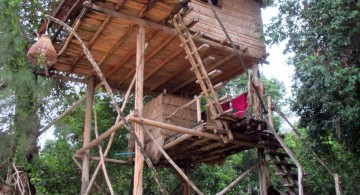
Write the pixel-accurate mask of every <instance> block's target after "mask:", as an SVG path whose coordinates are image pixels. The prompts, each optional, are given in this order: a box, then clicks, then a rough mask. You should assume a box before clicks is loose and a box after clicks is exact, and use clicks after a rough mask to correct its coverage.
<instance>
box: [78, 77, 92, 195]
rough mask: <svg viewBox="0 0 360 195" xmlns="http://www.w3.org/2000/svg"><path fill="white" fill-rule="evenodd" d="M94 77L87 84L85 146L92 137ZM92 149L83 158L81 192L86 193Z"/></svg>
mask: <svg viewBox="0 0 360 195" xmlns="http://www.w3.org/2000/svg"><path fill="white" fill-rule="evenodd" d="M94 80H95V78H94V77H89V79H88V85H87V91H88V93H87V97H86V111H85V124H84V141H83V146H86V145H88V144H89V143H90V139H91V108H92V104H93V100H94V91H95V90H94ZM89 157H90V150H86V151H85V155H84V157H83V160H82V176H81V194H85V192H86V189H87V187H88V185H89V161H90V159H89Z"/></svg>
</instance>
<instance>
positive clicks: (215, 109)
mask: <svg viewBox="0 0 360 195" xmlns="http://www.w3.org/2000/svg"><path fill="white" fill-rule="evenodd" d="M173 23H174V26H175V29H176V31H177V32H178V35H179V38H180V40H181V43H182V44H181V45H180V46H181V47H183V48H184V50H185V52H186V54H187V56H186V58H187V59H188V60H189V61H190V64H191V67H192V68H191V70H192V71H193V72H194V73H195V76H196V78H197V80H198V84H199V85H200V87H201V90H202V92H203V94H204V97H205V98H206V100H207V104H208V106H209V109H210V113H211V115H212V118H213V119H215V118H217V117H218V116H220V115H221V114H222V113H223V110H222V108H221V106H220V103H219V99H218V97H217V95H216V92H215V90H214V87H213V85H212V83H211V80H210V78H209V75H208V73H207V71H206V69H205V67H204V64H203V61H202V59H201V57H200V55H199V52H198V50H199V49H198V48H197V47H196V45H195V43H194V40H193V35H192V34H191V33H190V31H189V29H188V28H187V25H186V24H185V22H184V20H183V18H182V17H181V15H180V14H177V15H176V16H175V17H174V19H173ZM215 123H216V126H217V127H218V128H220V129H221V130H225V131H226V134H227V136H224V135H222V134H220V136H221V137H222V139H223V141H224V142H225V143H227V142H228V141H229V140H232V139H233V135H232V132H231V130H230V127H229V125H228V123H227V122H224V121H218V120H215Z"/></svg>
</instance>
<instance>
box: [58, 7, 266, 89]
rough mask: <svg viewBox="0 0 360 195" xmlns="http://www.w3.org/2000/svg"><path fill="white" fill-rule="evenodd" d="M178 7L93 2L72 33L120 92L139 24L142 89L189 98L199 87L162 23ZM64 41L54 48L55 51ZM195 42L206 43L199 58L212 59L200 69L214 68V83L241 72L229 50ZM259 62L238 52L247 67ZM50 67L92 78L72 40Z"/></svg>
mask: <svg viewBox="0 0 360 195" xmlns="http://www.w3.org/2000/svg"><path fill="white" fill-rule="evenodd" d="M179 6H180V5H179V4H178V1H177V0H161V1H160V0H155V1H148V0H140V1H133V0H127V1H121V0H120V1H119V0H108V1H105V2H96V3H95V4H93V7H92V9H90V10H89V11H88V12H87V13H86V14H85V15H84V17H83V18H82V19H81V20H80V23H79V27H78V28H77V30H76V32H77V33H78V34H79V35H80V36H81V38H82V40H83V41H84V42H85V43H87V45H88V47H89V49H90V51H91V53H92V55H93V56H94V58H95V60H96V61H97V63H98V64H99V66H100V68H101V70H102V72H103V73H104V75H105V76H106V79H107V80H108V82H109V83H110V84H111V85H112V86H113V87H115V88H119V89H122V88H127V86H129V84H130V82H131V80H132V78H133V75H134V73H135V57H136V36H137V33H138V28H139V27H138V25H139V24H140V25H143V26H145V27H146V42H147V49H146V53H145V73H144V76H145V78H144V90H145V91H146V92H155V93H157V92H162V91H163V90H164V89H166V90H167V92H168V93H174V94H188V95H193V94H196V93H199V92H200V87H199V85H198V84H197V83H196V82H195V81H196V78H195V75H194V73H193V72H192V71H191V70H190V62H189V61H188V60H187V59H185V56H186V55H185V51H184V49H183V48H182V47H180V40H179V38H178V37H177V36H176V32H175V30H174V29H173V28H172V27H169V24H167V22H166V21H167V20H168V18H171V17H172V16H173V14H174V13H175V12H178V10H179ZM58 17H61V16H58ZM165 24H167V25H165ZM74 25H75V24H74ZM67 39H68V38H66V39H65V40H63V41H61V42H60V43H56V44H55V47H56V49H57V51H58V52H59V51H60V50H61V48H63V46H64V44H65V42H66V40H67ZM196 44H197V45H198V46H199V47H200V46H201V45H204V44H206V45H204V46H205V47H203V48H204V50H202V51H201V52H200V55H201V56H202V57H203V59H205V58H208V59H210V58H212V59H213V61H211V62H210V63H209V64H207V65H206V69H207V70H208V72H210V71H212V70H215V69H217V70H220V71H222V73H221V74H219V75H218V76H216V77H214V78H212V82H213V84H214V85H215V84H217V83H219V82H222V81H226V80H229V79H232V78H234V77H235V76H237V75H239V74H241V73H243V72H244V70H243V68H242V65H241V63H240V61H239V60H238V59H237V58H236V56H235V55H234V54H233V52H232V50H231V49H230V47H229V46H227V45H222V44H220V43H219V42H218V41H216V40H211V39H210V38H208V37H206V35H205V36H203V37H201V38H199V39H197V40H196ZM206 46H208V47H206ZM242 49H243V48H242ZM259 58H260V56H259V55H257V56H256V55H255V56H254V55H253V54H249V53H247V52H246V51H245V52H243V60H244V64H245V65H246V66H247V67H250V66H252V65H253V64H254V63H256V62H257V61H258V60H259ZM52 69H55V70H58V71H62V72H65V73H71V74H72V73H73V74H78V75H81V76H89V75H95V72H94V70H93V68H92V66H91V64H90V63H89V62H88V61H87V59H86V56H85V55H83V53H82V48H81V47H80V45H79V42H78V41H77V40H76V39H75V38H72V39H71V40H70V42H69V44H68V45H67V46H66V49H65V50H64V52H63V53H62V54H61V55H60V56H58V61H57V63H56V64H55V65H54V66H52Z"/></svg>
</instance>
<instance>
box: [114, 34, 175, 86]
mask: <svg viewBox="0 0 360 195" xmlns="http://www.w3.org/2000/svg"><path fill="white" fill-rule="evenodd" d="M174 38H175V36H171V37H170V38H168V37H165V38H164V39H162V41H161V42H160V44H159V45H158V46H157V47H156V49H155V50H153V51H152V52H151V53H150V54H149V55H147V56H146V57H145V63H146V62H147V61H149V60H150V59H151V58H153V57H154V56H155V55H156V54H157V53H159V52H160V51H161V50H162V49H163V48H164V47H166V46H167V45H168V44H169V43H170V42H171V41H172V40H173V39H174ZM134 73H135V69H132V70H131V71H130V72H129V73H127V74H126V75H125V76H124V78H122V79H121V80H120V81H119V85H121V84H122V83H123V82H125V81H126V80H128V79H129V78H130V77H131V76H132V75H134Z"/></svg>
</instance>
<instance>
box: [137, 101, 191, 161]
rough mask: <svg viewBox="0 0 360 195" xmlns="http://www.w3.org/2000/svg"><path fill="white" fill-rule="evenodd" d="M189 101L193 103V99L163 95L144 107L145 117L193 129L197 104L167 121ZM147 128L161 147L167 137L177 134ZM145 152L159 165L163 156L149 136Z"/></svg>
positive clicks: (146, 139) (146, 138)
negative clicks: (168, 117)
mask: <svg viewBox="0 0 360 195" xmlns="http://www.w3.org/2000/svg"><path fill="white" fill-rule="evenodd" d="M189 101H191V99H188V98H184V97H179V96H174V95H170V94H161V95H159V96H158V97H156V98H154V99H153V100H151V101H150V102H149V103H147V104H146V105H145V106H144V113H143V117H144V118H147V119H151V120H155V121H159V122H163V123H167V124H171V125H176V126H180V127H186V128H192V127H193V126H194V125H195V124H196V122H197V118H196V105H195V103H194V104H192V105H190V106H188V107H186V108H184V109H182V110H180V111H179V112H177V113H176V114H175V115H174V116H173V117H171V118H170V119H166V117H167V116H169V115H170V114H172V113H173V112H174V111H175V110H176V109H177V108H179V107H181V106H183V105H184V104H186V103H188V102H189ZM147 128H149V131H150V132H151V133H152V134H153V135H154V137H155V139H156V142H157V143H158V144H159V145H160V146H163V145H164V141H165V139H166V138H167V137H169V136H172V135H175V134H177V133H176V132H175V131H169V130H165V129H161V128H156V127H147ZM145 151H146V153H147V154H148V155H149V158H150V159H151V160H152V161H153V162H154V163H157V162H158V161H159V160H160V157H161V156H162V154H161V152H160V151H159V149H158V148H157V147H156V146H155V144H154V143H153V142H152V141H151V139H150V137H148V136H147V135H145Z"/></svg>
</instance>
